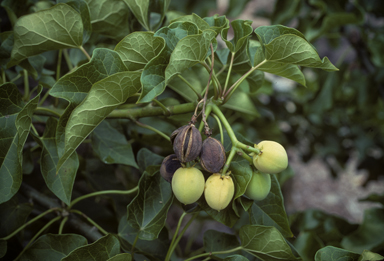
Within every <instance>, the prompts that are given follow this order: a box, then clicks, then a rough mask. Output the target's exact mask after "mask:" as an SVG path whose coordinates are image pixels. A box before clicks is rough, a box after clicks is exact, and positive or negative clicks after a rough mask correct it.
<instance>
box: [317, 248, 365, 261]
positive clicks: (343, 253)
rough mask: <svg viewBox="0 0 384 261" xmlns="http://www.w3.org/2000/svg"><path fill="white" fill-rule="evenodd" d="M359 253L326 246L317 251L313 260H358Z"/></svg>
mask: <svg viewBox="0 0 384 261" xmlns="http://www.w3.org/2000/svg"><path fill="white" fill-rule="evenodd" d="M359 256H360V255H359V254H356V253H353V252H349V251H348V250H344V249H341V248H337V247H333V246H326V247H324V248H322V249H320V250H319V251H317V253H316V256H315V261H340V260H341V261H344V260H345V261H358V260H359Z"/></svg>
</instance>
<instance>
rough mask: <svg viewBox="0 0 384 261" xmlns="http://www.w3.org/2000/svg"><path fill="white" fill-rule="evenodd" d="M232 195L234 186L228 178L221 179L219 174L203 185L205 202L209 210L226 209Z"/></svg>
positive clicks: (213, 175)
mask: <svg viewBox="0 0 384 261" xmlns="http://www.w3.org/2000/svg"><path fill="white" fill-rule="evenodd" d="M234 194H235V185H234V184H233V181H232V178H231V177H230V176H224V177H221V175H220V174H219V173H215V174H212V175H211V176H210V177H209V178H208V179H207V182H206V183H205V190H204V196H205V200H206V201H207V203H208V205H209V206H210V207H211V208H213V209H215V210H217V211H220V210H222V209H224V208H226V207H227V206H228V204H229V203H230V202H231V199H232V198H233V195H234Z"/></svg>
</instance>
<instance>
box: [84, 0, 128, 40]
mask: <svg viewBox="0 0 384 261" xmlns="http://www.w3.org/2000/svg"><path fill="white" fill-rule="evenodd" d="M85 1H86V2H87V4H88V7H89V11H90V14H91V24H92V31H93V32H96V33H100V34H103V35H106V36H109V37H111V38H114V39H117V40H120V39H122V38H123V37H124V36H126V35H127V34H129V26H128V25H129V17H130V14H129V8H128V6H127V5H126V4H125V3H124V2H123V1H120V0H85Z"/></svg>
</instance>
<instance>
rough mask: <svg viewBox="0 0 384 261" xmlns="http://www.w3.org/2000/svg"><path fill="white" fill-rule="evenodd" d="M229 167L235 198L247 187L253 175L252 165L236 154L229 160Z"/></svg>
mask: <svg viewBox="0 0 384 261" xmlns="http://www.w3.org/2000/svg"><path fill="white" fill-rule="evenodd" d="M229 169H230V170H231V173H232V175H231V176H232V177H233V182H234V183H235V196H234V198H235V199H237V198H238V197H240V196H242V195H243V194H244V193H245V190H246V189H247V186H248V183H249V181H250V180H251V178H252V175H253V172H252V167H251V165H249V162H248V161H247V160H245V159H244V158H242V157H241V156H238V155H236V156H235V157H234V158H233V160H232V161H231V165H230V166H229Z"/></svg>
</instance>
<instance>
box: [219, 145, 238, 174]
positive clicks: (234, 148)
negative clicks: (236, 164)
mask: <svg viewBox="0 0 384 261" xmlns="http://www.w3.org/2000/svg"><path fill="white" fill-rule="evenodd" d="M236 151H237V149H236V147H234V146H232V148H231V152H230V153H229V155H228V158H227V161H226V162H225V165H224V168H223V170H222V172H221V174H222V175H225V174H226V173H227V170H228V168H229V166H230V165H231V161H232V159H233V157H234V156H235V154H236Z"/></svg>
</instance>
